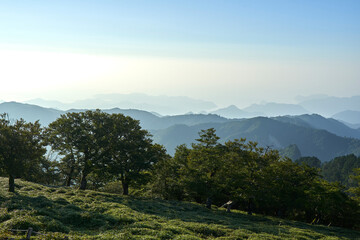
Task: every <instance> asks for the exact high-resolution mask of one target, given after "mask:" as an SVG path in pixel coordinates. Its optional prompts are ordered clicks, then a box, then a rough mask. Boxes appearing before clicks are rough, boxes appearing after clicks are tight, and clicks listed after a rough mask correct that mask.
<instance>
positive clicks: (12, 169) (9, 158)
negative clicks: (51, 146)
mask: <svg viewBox="0 0 360 240" xmlns="http://www.w3.org/2000/svg"><path fill="white" fill-rule="evenodd" d="M41 132H42V129H41V127H40V124H39V123H38V122H35V123H26V122H25V121H24V120H22V119H20V120H17V121H15V123H11V121H10V120H9V119H8V117H7V115H6V114H3V115H0V167H1V172H3V174H6V175H7V176H8V177H9V191H10V192H14V191H15V185H14V179H15V178H16V177H24V176H25V177H26V178H31V177H34V175H36V174H38V172H39V171H41V170H40V169H41V163H42V161H41V158H42V156H43V154H44V153H45V149H44V147H43V143H42V138H41Z"/></svg>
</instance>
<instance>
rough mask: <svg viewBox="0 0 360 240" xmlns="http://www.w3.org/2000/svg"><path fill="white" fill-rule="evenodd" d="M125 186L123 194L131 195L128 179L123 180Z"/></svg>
mask: <svg viewBox="0 0 360 240" xmlns="http://www.w3.org/2000/svg"><path fill="white" fill-rule="evenodd" d="M121 184H122V187H123V195H129V183H128V182H127V181H121Z"/></svg>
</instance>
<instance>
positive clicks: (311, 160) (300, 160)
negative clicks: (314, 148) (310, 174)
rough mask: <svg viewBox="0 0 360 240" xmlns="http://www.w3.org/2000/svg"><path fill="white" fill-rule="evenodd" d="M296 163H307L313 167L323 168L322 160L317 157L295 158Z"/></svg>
mask: <svg viewBox="0 0 360 240" xmlns="http://www.w3.org/2000/svg"><path fill="white" fill-rule="evenodd" d="M295 163H297V164H299V165H301V164H305V165H308V166H309V167H313V168H319V169H320V168H321V161H320V160H319V159H318V158H317V157H301V158H298V159H296V160H295Z"/></svg>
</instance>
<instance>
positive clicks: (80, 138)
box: [47, 110, 166, 195]
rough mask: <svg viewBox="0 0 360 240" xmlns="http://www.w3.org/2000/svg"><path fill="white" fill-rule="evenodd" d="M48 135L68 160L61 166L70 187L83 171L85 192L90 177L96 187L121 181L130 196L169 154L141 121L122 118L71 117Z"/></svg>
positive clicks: (88, 114) (52, 126)
mask: <svg viewBox="0 0 360 240" xmlns="http://www.w3.org/2000/svg"><path fill="white" fill-rule="evenodd" d="M47 132H48V141H49V143H50V144H51V145H52V147H53V149H55V150H57V151H59V152H60V154H61V155H63V156H64V157H63V158H62V160H61V164H60V165H59V166H60V167H61V169H62V172H63V173H64V174H65V175H66V176H67V180H66V182H67V184H69V183H70V182H71V179H72V178H73V177H74V174H75V173H76V172H77V171H79V172H80V173H81V180H80V189H82V190H84V189H86V186H87V177H88V176H90V177H91V179H92V180H93V184H94V186H99V185H101V182H105V181H109V180H120V181H121V183H122V187H123V194H124V195H127V194H128V193H129V185H130V183H131V182H134V181H135V180H137V181H140V179H141V178H143V176H144V174H143V172H144V171H145V170H147V169H149V168H151V166H152V165H153V164H154V163H155V162H156V161H158V159H159V158H162V157H163V156H165V154H166V153H165V150H164V148H163V147H162V146H160V145H157V144H155V145H154V144H152V140H151V139H150V135H149V133H148V132H147V131H146V130H143V129H141V127H140V124H139V121H137V120H134V119H132V118H131V117H126V116H124V115H122V114H107V113H104V112H101V111H100V110H96V111H86V112H79V113H67V114H66V115H61V117H60V118H59V119H57V120H56V121H54V122H53V123H51V124H50V125H49V127H48V129H47Z"/></svg>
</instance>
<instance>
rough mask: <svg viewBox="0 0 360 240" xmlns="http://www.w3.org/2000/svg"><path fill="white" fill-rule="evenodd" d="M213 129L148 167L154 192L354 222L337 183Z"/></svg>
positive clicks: (354, 206) (353, 208)
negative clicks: (226, 138) (223, 140)
mask: <svg viewBox="0 0 360 240" xmlns="http://www.w3.org/2000/svg"><path fill="white" fill-rule="evenodd" d="M218 140H219V138H218V137H217V136H216V134H215V130H214V129H208V130H207V131H201V132H200V138H199V139H197V141H198V143H194V144H193V145H192V148H187V147H186V146H185V145H181V146H179V147H178V148H177V149H176V153H175V156H174V158H172V159H166V160H163V161H160V162H159V163H158V164H157V165H156V168H155V170H154V178H153V183H152V184H153V187H152V190H153V192H154V193H156V194H159V195H161V196H162V197H164V198H166V199H177V200H188V201H196V202H199V203H205V202H208V201H212V202H213V203H214V204H216V205H218V206H219V205H222V204H224V203H226V202H228V201H229V200H231V201H233V205H234V207H237V208H240V209H242V210H246V211H248V212H249V213H251V212H253V211H254V212H257V213H262V214H266V215H275V216H280V217H286V218H290V219H297V220H302V221H307V222H317V223H323V224H334V225H338V226H346V227H354V226H356V225H357V224H359V216H360V215H359V206H358V203H356V202H355V201H354V200H352V199H351V198H350V197H349V196H348V195H347V194H346V193H345V192H344V189H343V187H342V186H341V185H339V184H336V183H333V184H331V183H328V182H327V181H324V180H322V179H321V178H320V172H319V169H316V168H312V167H309V166H307V165H306V164H302V165H299V164H297V163H294V162H292V161H291V160H289V159H286V158H285V159H282V158H281V157H280V156H279V153H278V152H277V151H274V150H270V149H263V148H259V147H258V146H257V144H256V143H254V142H248V143H246V141H245V139H240V140H234V141H228V142H226V143H225V144H220V143H219V142H218Z"/></svg>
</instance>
